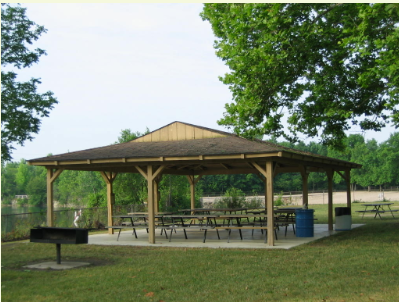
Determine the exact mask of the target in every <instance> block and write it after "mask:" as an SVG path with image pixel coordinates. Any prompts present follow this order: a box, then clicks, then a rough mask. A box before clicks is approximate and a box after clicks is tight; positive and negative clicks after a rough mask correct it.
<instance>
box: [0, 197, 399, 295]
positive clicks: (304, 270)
mask: <svg viewBox="0 0 399 302" xmlns="http://www.w3.org/2000/svg"><path fill="white" fill-rule="evenodd" d="M336 206H339V205H336ZM341 206H344V205H341ZM394 206H395V207H397V208H398V207H399V202H396V203H395V205H394ZM353 207H354V210H356V209H360V205H358V204H353ZM312 208H315V209H316V212H315V213H316V217H317V218H318V222H321V223H326V217H327V206H326V205H318V206H312ZM396 216H397V218H396V219H394V218H392V217H389V216H388V215H387V214H385V215H384V219H382V220H380V219H373V218H372V217H365V218H364V219H361V218H360V217H359V214H358V213H354V214H353V223H366V224H365V225H364V226H362V227H359V228H356V229H353V230H351V231H346V232H340V233H339V234H337V235H334V236H330V237H328V238H324V239H320V240H317V241H314V242H312V243H309V244H305V245H301V246H298V247H296V248H292V249H290V250H275V249H273V250H271V249H270V250H269V249H262V250H259V249H254V250H251V249H245V250H242V249H208V248H201V249H189V248H187V249H186V248H155V247H154V248H153V247H131V246H93V245H63V246H62V260H63V261H82V262H90V263H92V265H91V266H88V267H84V268H79V269H72V270H65V271H53V270H45V271H40V270H29V269H25V268H23V266H24V265H26V264H30V263H38V262H42V261H43V262H44V261H54V260H55V254H56V251H55V245H54V244H39V243H30V242H26V241H25V242H22V243H6V244H2V254H1V260H2V263H1V265H2V280H1V287H2V290H1V295H2V297H1V299H2V301H24V302H26V301H165V302H169V301H399V214H397V215H396Z"/></svg>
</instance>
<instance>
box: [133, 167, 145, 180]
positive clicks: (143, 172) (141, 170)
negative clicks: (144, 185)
mask: <svg viewBox="0 0 399 302" xmlns="http://www.w3.org/2000/svg"><path fill="white" fill-rule="evenodd" d="M134 167H135V168H136V169H137V171H139V173H140V174H141V175H143V177H144V178H145V179H148V177H147V173H146V172H145V171H144V170H143V169H141V168H140V167H139V166H134Z"/></svg>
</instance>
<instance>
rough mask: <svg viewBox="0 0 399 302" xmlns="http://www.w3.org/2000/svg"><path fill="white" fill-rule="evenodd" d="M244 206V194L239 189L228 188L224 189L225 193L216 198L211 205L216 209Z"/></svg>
mask: <svg viewBox="0 0 399 302" xmlns="http://www.w3.org/2000/svg"><path fill="white" fill-rule="evenodd" d="M244 206H246V202H245V194H244V192H243V191H241V190H240V189H236V188H234V187H233V188H230V189H228V190H227V191H226V194H225V195H224V196H223V197H221V198H218V199H216V201H215V202H214V204H213V207H214V208H216V209H221V208H229V209H236V208H242V207H244Z"/></svg>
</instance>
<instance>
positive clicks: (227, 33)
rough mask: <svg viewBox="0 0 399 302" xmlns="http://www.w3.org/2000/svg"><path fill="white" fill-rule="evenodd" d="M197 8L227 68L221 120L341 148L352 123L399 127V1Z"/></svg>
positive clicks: (249, 131)
mask: <svg viewBox="0 0 399 302" xmlns="http://www.w3.org/2000/svg"><path fill="white" fill-rule="evenodd" d="M201 17H202V18H203V20H207V21H209V22H210V23H211V25H212V29H213V32H214V34H215V36H216V37H217V38H218V40H217V41H215V44H214V47H215V49H216V50H217V52H216V54H217V56H218V57H220V58H221V59H222V60H223V61H225V63H226V65H227V66H228V67H229V68H230V70H231V72H230V73H228V74H226V75H225V76H224V77H221V78H220V79H221V81H222V82H223V83H224V84H226V85H229V88H230V90H231V92H232V95H233V101H234V103H231V104H226V107H225V108H226V112H225V114H224V117H223V118H222V119H220V120H219V121H218V123H219V124H220V125H225V126H228V127H233V128H234V131H235V132H236V133H238V134H242V135H244V136H246V137H254V136H255V135H257V134H267V135H275V136H282V137H284V138H285V139H287V140H289V141H292V142H295V141H297V140H299V134H304V135H306V136H308V137H316V136H320V141H321V142H322V143H324V144H326V145H329V146H332V147H333V148H335V149H340V150H342V149H343V148H344V140H345V131H346V130H348V129H350V128H351V127H352V126H353V125H358V126H360V128H361V129H363V130H375V131H380V130H381V129H382V128H383V127H385V126H386V124H387V123H393V125H395V127H399V108H398V104H399V52H398V51H397V49H398V47H399V28H398V23H399V4H386V3H375V4H369V3H357V4H349V3H345V4H330V3H325V4H324V3H323V4H321V3H309V4H308V3H306V4H303V3H277V4H275V3H255V4H254V3H252V4H251V3H246V4H205V5H204V9H203V11H202V13H201ZM287 113H288V118H287V123H288V130H289V131H287V129H284V119H283V117H284V114H286V115H287Z"/></svg>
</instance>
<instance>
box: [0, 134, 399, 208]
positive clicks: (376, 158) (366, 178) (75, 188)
mask: <svg viewBox="0 0 399 302" xmlns="http://www.w3.org/2000/svg"><path fill="white" fill-rule="evenodd" d="M145 133H148V129H147V130H146V132H144V133H139V132H136V133H134V132H132V131H131V130H129V129H126V130H122V132H121V136H120V137H119V138H118V141H117V142H116V143H122V142H126V141H129V140H132V139H134V138H136V137H138V136H141V135H143V134H145ZM270 141H271V142H273V143H278V144H280V145H283V146H286V147H290V148H294V149H298V150H301V151H307V152H312V153H316V154H320V155H324V156H329V157H333V158H337V159H341V160H346V161H351V162H355V163H358V164H361V165H363V168H362V169H353V170H352V172H351V183H352V185H353V186H357V187H358V188H359V187H360V188H365V187H368V186H380V187H381V188H384V187H391V186H398V185H399V133H393V134H391V136H390V138H389V139H388V140H387V141H385V142H383V143H381V144H378V143H377V141H376V140H375V139H372V140H368V141H365V140H364V138H363V136H362V135H359V134H354V135H349V136H348V137H347V139H346V144H347V148H346V150H345V151H344V152H337V151H334V150H332V149H330V148H327V147H325V146H323V145H321V144H319V143H315V142H310V143H309V144H305V143H303V142H301V143H298V144H291V143H287V142H278V141H277V140H270ZM334 182H335V184H334V189H336V190H345V189H346V185H345V182H344V180H343V179H342V177H341V176H339V175H335V176H334ZM308 183H309V190H325V189H326V188H327V177H326V174H325V173H310V174H309V178H308ZM230 188H236V189H239V190H241V191H243V192H253V193H259V194H264V183H263V181H262V180H261V179H260V178H259V177H258V176H257V175H255V174H247V175H241V174H240V175H210V176H204V177H202V178H201V180H200V181H199V182H198V183H197V185H196V200H197V201H198V200H199V198H200V197H201V196H202V195H203V194H204V193H207V192H220V193H223V192H226V191H227V190H228V189H230ZM159 190H160V193H161V194H160V195H161V201H160V205H161V209H163V210H165V209H171V210H173V209H176V208H180V207H190V187H189V182H188V180H187V178H186V177H185V176H175V175H164V176H163V177H162V180H161V181H160V185H159ZM274 190H275V192H276V193H278V192H287V191H301V190H302V178H301V176H300V174H299V173H285V174H278V175H277V176H276V177H275V179H274ZM114 193H115V203H116V204H121V205H122V204H142V203H144V202H145V201H146V199H147V183H146V181H145V180H144V178H143V177H142V176H141V175H140V174H127V173H126V174H119V175H118V176H117V177H116V179H115V182H114ZM15 195H29V198H28V199H20V200H18V201H17V202H18V203H19V204H21V205H22V204H26V203H27V204H29V205H32V206H40V205H45V204H46V169H45V168H43V167H36V166H29V165H27V164H26V162H25V160H21V161H20V162H6V163H2V170H1V199H2V204H10V203H11V201H12V200H14V199H15ZM54 196H55V200H56V201H58V202H59V204H61V205H79V206H85V207H97V206H106V185H105V182H104V180H103V178H102V177H101V175H100V173H99V172H85V171H64V172H62V173H61V175H60V176H59V177H58V179H57V180H56V181H55V185H54Z"/></svg>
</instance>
